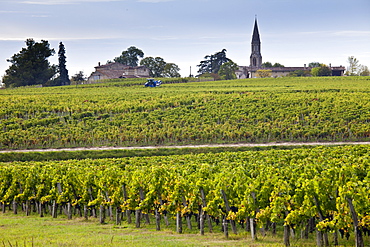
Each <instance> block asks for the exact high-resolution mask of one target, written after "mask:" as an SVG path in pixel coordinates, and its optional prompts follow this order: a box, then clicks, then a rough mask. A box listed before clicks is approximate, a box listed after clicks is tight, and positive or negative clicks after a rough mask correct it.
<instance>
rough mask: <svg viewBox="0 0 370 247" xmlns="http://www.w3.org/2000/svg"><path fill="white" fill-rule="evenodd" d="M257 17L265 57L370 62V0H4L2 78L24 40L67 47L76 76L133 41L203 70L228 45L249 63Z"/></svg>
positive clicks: (292, 61) (297, 62)
mask: <svg viewBox="0 0 370 247" xmlns="http://www.w3.org/2000/svg"><path fill="white" fill-rule="evenodd" d="M256 16H257V21H258V27H259V32H260V37H261V53H262V59H263V62H267V61H268V62H271V63H276V62H278V63H281V64H283V65H285V66H304V64H309V63H310V62H320V63H324V64H331V65H332V66H339V65H343V66H346V67H347V66H348V62H347V58H348V57H349V56H354V57H355V58H357V59H358V60H359V62H360V64H363V65H366V66H368V67H370V0H0V77H2V76H3V75H5V70H6V69H7V68H9V66H10V63H9V62H7V59H9V58H10V57H11V56H13V55H14V54H16V53H18V52H19V51H20V50H21V49H22V48H23V47H25V41H26V39H28V38H33V39H34V40H35V41H36V42H40V41H41V40H47V41H49V43H50V47H52V48H54V49H55V51H56V55H54V56H53V57H51V58H49V61H50V63H51V64H57V63H58V57H57V52H58V44H59V42H63V44H64V45H65V49H66V56H67V64H66V65H67V69H68V70H69V75H70V76H71V75H74V74H76V73H78V72H79V71H83V72H84V74H85V75H87V76H88V75H90V74H91V73H92V72H93V71H94V70H95V69H94V67H95V66H97V65H98V63H99V62H100V63H101V64H105V63H106V62H107V61H108V60H113V59H114V58H115V57H117V56H119V55H121V53H122V51H125V50H126V49H127V48H128V47H130V46H135V47H137V48H139V49H141V50H142V51H143V52H144V56H145V57H149V56H151V57H157V56H159V57H162V58H163V59H164V60H165V61H166V62H167V63H175V64H177V65H178V66H179V67H180V69H181V71H180V73H181V75H182V76H188V75H189V74H190V68H191V71H192V74H196V72H197V70H198V68H197V65H198V64H199V63H200V61H201V60H203V58H204V56H206V55H211V54H214V53H216V52H218V51H221V50H222V49H226V50H227V53H226V54H227V57H228V58H230V59H231V60H233V61H234V62H236V63H237V64H238V65H242V66H249V63H250V62H249V56H250V53H251V40H252V31H253V25H254V20H255V18H256Z"/></svg>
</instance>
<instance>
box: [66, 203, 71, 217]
mask: <svg viewBox="0 0 370 247" xmlns="http://www.w3.org/2000/svg"><path fill="white" fill-rule="evenodd" d="M67 217H68V219H69V220H71V219H72V205H71V203H70V202H68V203H67Z"/></svg>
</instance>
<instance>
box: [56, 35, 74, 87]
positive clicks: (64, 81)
mask: <svg viewBox="0 0 370 247" xmlns="http://www.w3.org/2000/svg"><path fill="white" fill-rule="evenodd" d="M65 53H66V49H65V47H64V45H63V43H62V42H60V43H59V51H58V56H59V74H60V76H59V85H61V86H63V85H70V84H71V81H70V80H69V76H68V70H67V68H66V55H65Z"/></svg>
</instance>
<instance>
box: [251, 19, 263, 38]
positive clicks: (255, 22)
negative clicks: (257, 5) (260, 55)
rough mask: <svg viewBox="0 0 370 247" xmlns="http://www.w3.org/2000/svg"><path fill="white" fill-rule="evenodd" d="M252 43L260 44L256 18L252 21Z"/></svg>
mask: <svg viewBox="0 0 370 247" xmlns="http://www.w3.org/2000/svg"><path fill="white" fill-rule="evenodd" d="M253 43H261V41H260V34H259V32H258V25H257V16H256V19H255V21H254V30H253V36H252V44H253Z"/></svg>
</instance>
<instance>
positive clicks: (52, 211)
mask: <svg viewBox="0 0 370 247" xmlns="http://www.w3.org/2000/svg"><path fill="white" fill-rule="evenodd" d="M57 207H58V206H57V202H56V200H53V206H52V208H51V215H52V217H53V218H56V217H57V214H58V213H57V211H58V208H57Z"/></svg>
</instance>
